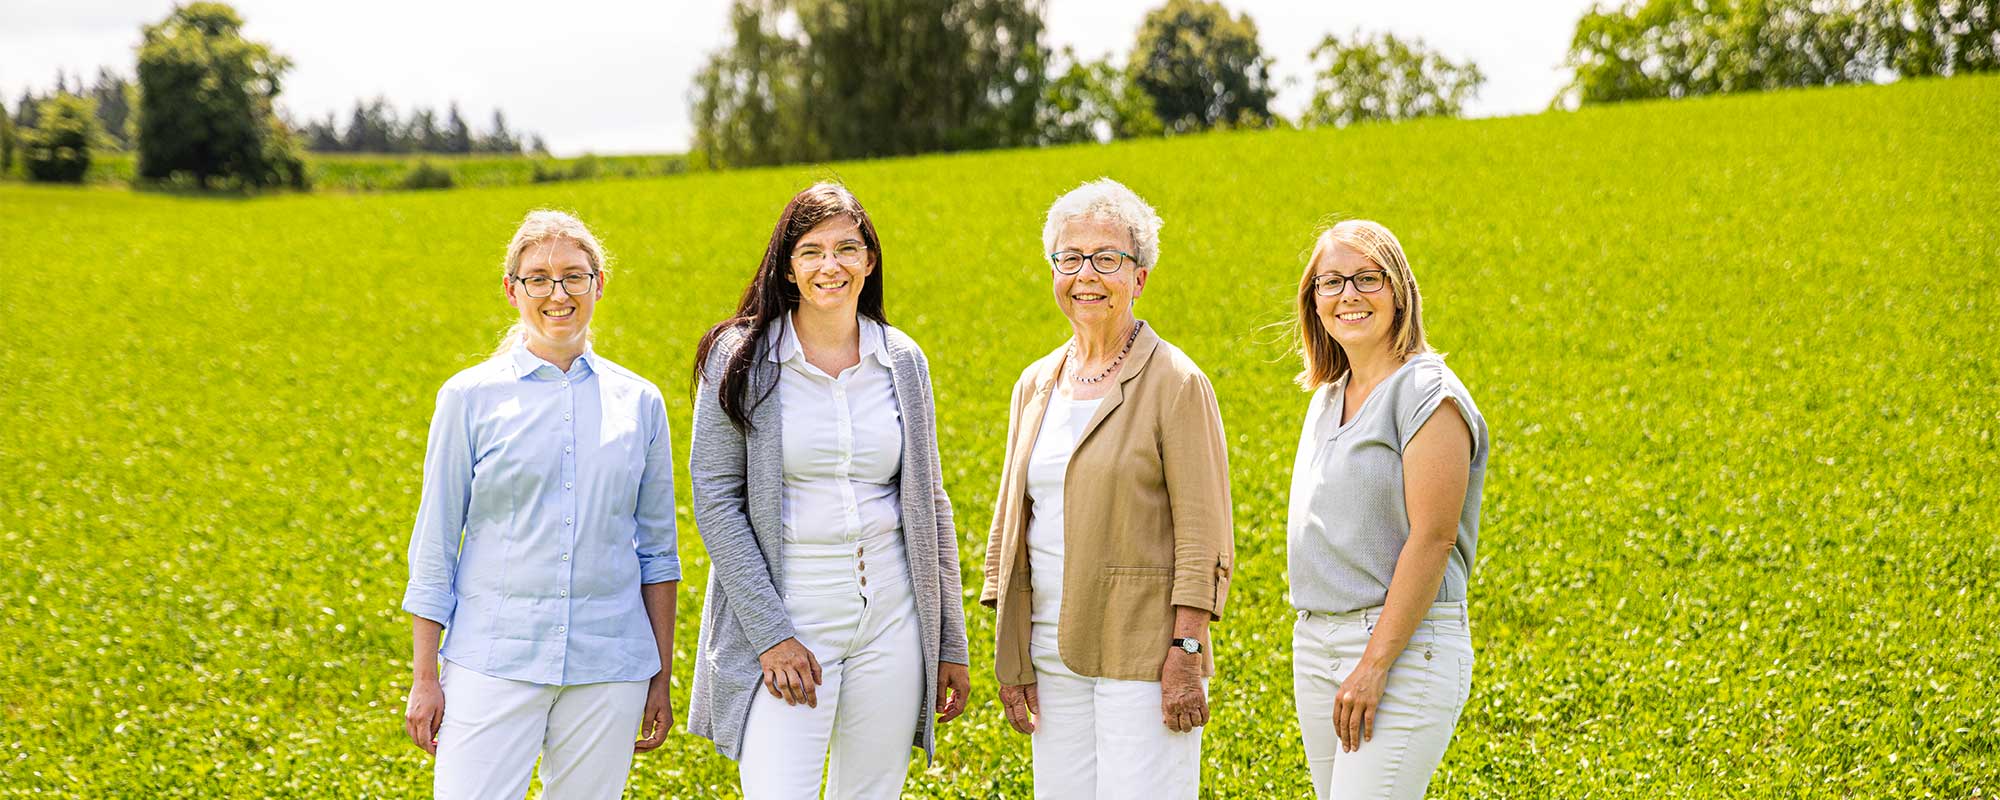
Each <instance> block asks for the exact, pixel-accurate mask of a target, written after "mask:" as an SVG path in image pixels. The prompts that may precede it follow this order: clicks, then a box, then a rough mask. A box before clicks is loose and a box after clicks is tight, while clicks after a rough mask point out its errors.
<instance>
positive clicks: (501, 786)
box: [432, 660, 647, 800]
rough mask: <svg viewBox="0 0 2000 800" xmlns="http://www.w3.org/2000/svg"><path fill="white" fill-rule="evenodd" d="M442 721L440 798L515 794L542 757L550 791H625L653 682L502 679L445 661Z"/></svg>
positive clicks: (573, 794)
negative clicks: (563, 683) (554, 682)
mask: <svg viewBox="0 0 2000 800" xmlns="http://www.w3.org/2000/svg"><path fill="white" fill-rule="evenodd" d="M439 680H440V681H441V685H442V686H443V688H444V726H443V727H441V728H439V729H438V735H437V741H438V750H437V775H436V779H435V783H434V785H433V787H432V789H433V791H434V792H435V793H436V796H437V797H439V798H441V799H442V798H468V800H490V799H491V798H516V797H523V796H526V795H527V793H528V777H529V776H530V775H531V774H532V773H533V772H534V769H535V757H536V756H537V755H539V756H541V758H542V797H543V798H544V800H565V799H566V798H608V800H616V798H618V797H620V796H621V795H623V794H624V793H625V776H626V774H627V773H629V772H631V770H632V742H633V740H634V739H636V738H638V733H639V718H640V717H642V716H644V715H645V712H646V684H647V681H619V682H616V683H587V684H581V685H577V686H547V685H544V684H539V683H528V682H526V681H515V680H508V679H506V678H496V677H493V676H491V675H486V674H484V673H480V672H477V671H474V670H470V669H466V668H465V667H461V666H459V665H457V664H454V663H452V662H451V661H449V660H447V661H445V662H444V674H443V676H442V677H440V678H439Z"/></svg>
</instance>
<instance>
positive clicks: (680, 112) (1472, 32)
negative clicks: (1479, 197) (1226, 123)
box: [0, 0, 1590, 155]
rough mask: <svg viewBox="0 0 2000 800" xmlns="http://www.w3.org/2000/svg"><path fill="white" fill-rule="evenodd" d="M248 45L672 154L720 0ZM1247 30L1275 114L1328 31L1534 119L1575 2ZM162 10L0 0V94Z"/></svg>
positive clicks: (583, 141)
mask: <svg viewBox="0 0 2000 800" xmlns="http://www.w3.org/2000/svg"><path fill="white" fill-rule="evenodd" d="M1162 2H1163V0H1051V1H1050V2H1049V7H1048V26H1049V30H1048V35H1047V38H1046V42H1047V44H1048V45H1049V46H1050V47H1051V48H1052V49H1053V48H1060V47H1062V46H1065V45H1068V46H1071V47H1074V48H1076V50H1077V52H1078V53H1079V54H1080V55H1083V56H1087V57H1097V56H1102V55H1106V54H1113V53H1115V54H1118V55H1120V56H1121V57H1122V55H1123V54H1125V53H1126V52H1129V51H1130V49H1131V47H1132V42H1133V40H1134V39H1135V38H1136V36H1137V33H1138V29H1139V23H1140V21H1141V19H1143V18H1144V16H1145V13H1146V11H1147V10H1148V9H1150V8H1153V7H1156V6H1158V5H1160V4H1161V3H1162ZM234 5H235V6H236V9H237V11H239V12H240V13H241V14H242V15H243V17H244V19H245V21H246V24H245V31H246V32H247V33H248V35H249V36H250V37H251V38H253V39H257V40H260V41H263V42H266V43H269V44H271V45H273V46H274V47H275V48H276V49H277V50H278V51H279V52H280V53H283V54H284V55H286V56H288V57H290V58H291V59H292V62H293V65H294V66H293V69H292V71H291V72H290V73H289V74H288V75H287V76H286V81H285V86H284V94H283V96H282V97H281V98H280V103H281V104H282V105H283V107H284V108H285V109H287V110H288V111H289V112H290V113H291V114H292V115H293V116H294V117H295V118H298V119H305V118H308V117H319V116H324V115H325V114H326V113H328V112H334V113H335V114H336V116H337V119H338V120H339V121H340V122H341V123H342V124H343V125H344V124H345V122H346V119H347V115H348V111H349V110H351V109H352V108H353V106H354V101H355V99H356V98H358V97H374V96H376V95H382V96H385V97H387V98H388V99H389V101H390V102H391V103H392V104H393V105H395V106H396V107H397V109H398V110H399V111H401V112H404V113H407V112H408V110H409V109H410V108H411V107H412V106H416V105H428V106H433V107H436V108H437V109H439V111H440V113H442V111H443V109H444V107H445V106H446V104H448V103H450V102H451V101H452V100H454V99H456V100H457V101H458V102H459V105H460V108H461V109H463V111H464V113H465V115H466V117H467V119H468V120H470V121H471V122H472V123H473V125H474V127H475V128H485V127H487V126H488V125H489V124H490V120H491V118H492V113H493V110H494V109H495V108H499V109H502V110H504V111H505V112H506V113H507V120H508V123H509V127H511V128H513V129H515V130H526V131H531V132H534V133H540V134H542V136H543V137H544V138H546V139H547V140H548V143H549V146H550V148H551V149H553V150H554V151H555V152H556V153H557V154H558V155H573V154H577V153H582V152H586V151H589V152H597V153H656V152H678V151H681V150H685V149H686V148H687V143H688V140H689V138H690V133H691V127H690V124H689V121H688V102H687V93H688V86H689V84H690V81H691V80H692V78H693V76H694V73H695V70H697V69H699V68H700V67H701V64H702V62H703V61H704V59H705V58H706V56H707V54H708V53H709V52H711V51H713V50H715V49H716V48H718V47H721V46H722V45H723V44H724V43H725V40H726V38H727V30H726V21H727V19H726V18H727V15H728V9H729V3H728V0H669V2H660V3H634V2H630V0H562V2H556V3H550V2H545V1H542V2H523V1H522V0H486V1H484V2H471V1H469V0H450V1H447V2H424V1H423V0H345V1H344V2H340V3H323V2H308V3H300V2H296V0H292V1H290V2H287V1H286V0H236V2H235V3H234ZM1223 5H1225V6H1227V7H1228V8H1229V9H1230V10H1232V11H1235V12H1248V13H1249V14H1250V16H1251V18H1252V19H1253V20H1255V21H1256V23H1257V30H1258V34H1259V38H1260V40H1261V41H1262V43H1263V46H1264V51H1265V53H1267V54H1269V55H1270V56H1272V57H1273V58H1274V59H1275V60H1276V75H1275V77H1277V79H1278V80H1279V81H1280V84H1281V86H1282V89H1281V91H1280V93H1279V95H1278V104H1277V110H1278V111H1279V112H1280V113H1284V114H1286V115H1287V116H1291V115H1295V114H1297V113H1298V111H1299V110H1301V109H1303V108H1304V107H1305V106H1306V104H1307V102H1308V101H1309V100H1310V98H1311V95H1312V81H1311V77H1310V64H1309V62H1308V58H1307V54H1308V53H1309V52H1310V51H1311V50H1312V48H1313V46H1314V45H1315V44H1317V43H1318V42H1319V40H1320V38H1321V37H1323V36H1324V35H1325V34H1327V33H1329V32H1339V33H1343V34H1345V33H1347V32H1350V31H1353V30H1355V29H1357V28H1358V29H1361V30H1366V31H1389V32H1391V33H1395V34H1396V35H1398V36H1404V37H1418V38H1422V39H1423V40H1424V41H1425V42H1427V43H1428V44H1429V45H1430V46H1431V47H1433V48H1435V49H1437V50H1440V51H1442V52H1443V53H1444V54H1445V55H1446V56H1447V57H1449V58H1452V59H1454V60H1464V59H1467V58H1470V59H1472V60H1473V61H1475V62H1477V63H1478V64H1479V68H1480V69H1481V70H1482V71H1483V72H1485V73H1486V75H1487V83H1486V86H1485V88H1484V89H1483V90H1482V91H1481V92H1480V95H1479V97H1478V99H1477V100H1475V101H1474V102H1473V103H1472V105H1471V108H1470V109H1469V110H1470V112H1471V113H1472V114H1473V115H1475V116H1494V115H1507V114H1523V113H1534V112H1537V111H1540V110H1542V109H1543V108H1545V107H1547V106H1548V103H1549V100H1550V98H1552V97H1554V95H1555V93H1556V91H1557V89H1559V88H1560V87H1561V86H1562V84H1563V82H1564V75H1563V73H1562V71H1561V69H1560V65H1561V62H1562V57H1563V53H1564V51H1565V50H1566V48H1567V46H1568V42H1569V37H1570V34H1571V32H1572V31H1573V30H1574V28H1575V24H1576V20H1577V18H1578V17H1579V16H1581V15H1582V14H1583V12H1584V10H1585V9H1587V8H1588V7H1589V6H1590V2H1588V0H1527V1H1524V2H1507V3H1497V2H1491V0H1402V1H1401V2H1393V1H1391V0H1303V1H1301V0H1293V1H1292V2H1285V1H1283V0H1223ZM173 6H174V2H173V0H0V96H4V97H5V98H6V102H7V103H8V105H9V107H12V104H13V103H14V102H15V101H17V100H19V99H20V96H21V92H22V90H23V89H26V88H29V87H33V88H35V89H36V91H37V92H38V93H39V92H41V91H45V90H46V89H47V87H49V86H50V85H52V84H53V82H54V79H55V74H56V70H58V69H62V70H65V71H68V72H70V73H72V74H75V73H83V74H84V75H85V76H86V79H88V78H89V77H92V76H95V75H96V73H97V68H98V67H99V66H113V67H115V68H117V69H118V70H119V71H120V72H123V73H126V74H128V75H129V74H131V72H132V65H133V62H134V54H133V51H134V48H135V47H137V45H138V43H139V38H140V33H139V29H140V26H141V25H143V24H146V23H149V22H154V21H158V20H159V19H161V18H163V17H165V16H166V14H167V13H168V12H169V11H171V10H172V8H173Z"/></svg>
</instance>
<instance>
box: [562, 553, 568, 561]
mask: <svg viewBox="0 0 2000 800" xmlns="http://www.w3.org/2000/svg"><path fill="white" fill-rule="evenodd" d="M563 560H564V561H568V560H569V554H568V553H564V554H563Z"/></svg>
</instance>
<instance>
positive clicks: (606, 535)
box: [403, 345, 681, 685]
mask: <svg viewBox="0 0 2000 800" xmlns="http://www.w3.org/2000/svg"><path fill="white" fill-rule="evenodd" d="M674 537H675V528H674V472H673V449H672V447H671V437H670V436H669V435H668V433H667V410H666V405H665V403H664V402H663V400H662V398H661V395H660V390H659V388H658V387H656V386H654V385H653V384H652V383H651V382H649V381H647V380H646V379H644V378H641V377H639V376H638V375H636V374H633V373H632V371H630V370H627V369H625V368H624V367H620V366H618V365H617V364H613V363H611V362H610V361H609V360H607V359H605V358H603V357H600V356H598V355H597V354H596V353H594V352H591V351H589V350H586V351H585V352H584V354H583V355H582V356H580V357H578V358H577V359H576V361H575V362H574V363H573V364H571V365H570V369H569V371H568V372H563V371H561V370H558V369H556V367H555V365H553V364H550V363H548V362H547V361H544V360H542V359H541V358H539V357H537V356H535V355H534V354H532V353H530V352H528V350H527V348H526V347H524V346H521V345H516V346H515V347H514V349H513V351H512V352H510V353H507V354H505V355H501V356H496V357H494V358H492V359H490V360H488V361H486V362H485V363H483V364H480V365H478V366H475V367H472V368H470V369H467V370H465V371H463V372H460V373H459V374H457V375H455V376H453V377H452V379H451V380H449V381H446V382H445V385H444V388H442V389H440V390H438V397H437V413H436V414H435V415H434V416H433V417H432V418H431V432H430V444H429V447H428V449H427V451H426V452H425V454H424V489H423V499H422V500H421V501H420V503H419V505H418V508H417V523H416V528H415V529H414V530H413V531H411V533H410V584H409V588H408V589H407V590H406V591H405V592H404V594H403V610H405V611H408V612H410V613H412V614H415V615H417V616H420V617H423V618H425V619H430V620H435V621H437V622H439V623H441V624H443V625H444V626H445V628H446V631H445V640H444V647H443V649H442V652H443V655H444V657H445V658H447V659H449V660H451V661H452V662H453V663H455V664H458V665H460V666H463V667H466V668H468V669H471V670H474V671H476V672H481V673H484V674H487V675H492V676H495V677H500V678H508V679H511V680H518V681H528V682H531V683H539V684H548V685H574V684H583V683H603V682H608V681H637V680H646V679H648V678H651V677H652V676H653V675H655V674H657V673H658V672H659V671H660V655H659V649H658V646H657V644H656V643H655V642H654V639H653V629H652V625H651V624H650V623H649V621H648V618H647V616H646V608H645V605H644V604H643V603H642V602H641V601H640V597H639V585H640V584H642V583H661V582H664V581H676V580H680V577H681V565H680V556H679V554H678V552H677V550H676V547H675V541H674Z"/></svg>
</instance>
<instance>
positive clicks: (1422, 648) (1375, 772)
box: [1292, 601, 1472, 800]
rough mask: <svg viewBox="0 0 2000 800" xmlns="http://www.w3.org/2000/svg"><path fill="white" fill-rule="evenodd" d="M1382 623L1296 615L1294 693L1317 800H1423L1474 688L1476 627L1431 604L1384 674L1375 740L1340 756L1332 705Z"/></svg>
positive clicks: (1368, 612) (1370, 614)
mask: <svg viewBox="0 0 2000 800" xmlns="http://www.w3.org/2000/svg"><path fill="white" fill-rule="evenodd" d="M1381 616H1382V609H1381V608H1379V607H1377V608H1370V609H1364V610H1361V611H1350V612H1347V613H1344V614H1322V613H1318V612H1300V613H1299V619H1298V622H1297V623H1295V624H1294V625H1293V626H1292V696H1293V698H1294V700H1295V702H1296V703H1297V707H1298V714H1299V731H1300V733H1301V734H1302V738H1304V740H1305V748H1306V766H1307V767H1308V768H1310V769H1311V770H1312V782H1313V793H1314V794H1315V795H1316V796H1318V797H1319V798H1320V800H1333V799H1334V798H1340V799H1341V800H1346V799H1347V798H1395V799H1396V800H1403V798H1409V800H1421V798H1422V797H1423V796H1424V789H1425V787H1427V786H1429V785H1430V780H1431V773H1433V772H1436V771H1437V767H1438V763H1439V762H1441V761H1443V760H1444V752H1445V749H1446V748H1447V747H1449V746H1450V745H1451V732H1452V729H1453V728H1455V727H1457V726H1458V715H1459V712H1460V711H1462V710H1464V708H1465V701H1466V696H1467V695H1468V694H1469V693H1470V692H1471V690H1472V629H1471V626H1470V623H1469V622H1468V620H1467V618H1466V614H1465V603H1464V602H1463V601H1459V602H1450V603H1437V604H1435V605H1432V606H1431V608H1430V610H1429V611H1428V612H1426V613H1425V615H1424V619H1423V621H1422V622H1419V623H1417V629H1416V631H1415V632H1414V633H1412V634H1411V635H1410V643H1409V645H1408V646H1406V647H1404V648H1403V653H1402V655H1400V656H1397V658H1396V664H1395V666H1392V667H1390V668H1389V682H1388V684H1387V685H1386V686H1385V687H1384V689H1383V692H1382V704H1381V705H1380V706H1378V707H1377V708H1376V711H1375V735H1374V737H1373V738H1370V739H1367V740H1366V741H1363V742H1362V743H1361V748H1360V749H1358V750H1355V751H1353V752H1341V748H1340V738H1339V736H1337V735H1336V734H1335V732H1334V726H1333V707H1334V698H1335V697H1336V695H1337V694H1338V693H1339V692H1340V683H1341V681H1342V680H1345V679H1346V677H1347V676H1348V675H1349V674H1350V673H1352V672H1353V671H1354V667H1355V665H1356V664H1358V663H1360V661H1361V653H1362V651H1364V650H1366V649H1367V648H1368V637H1369V636H1371V635H1373V633H1374V631H1375V621H1376V620H1377V619H1380V618H1381Z"/></svg>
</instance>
